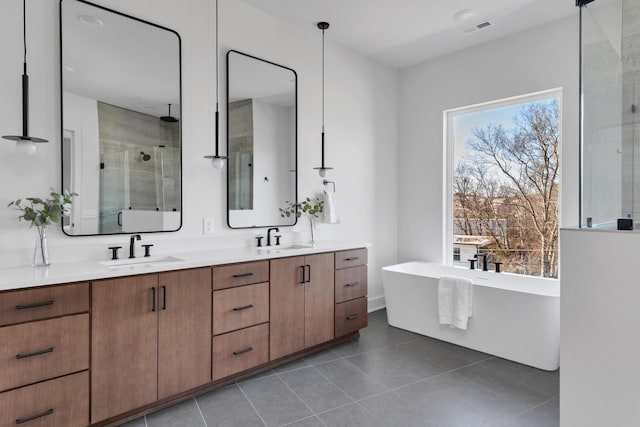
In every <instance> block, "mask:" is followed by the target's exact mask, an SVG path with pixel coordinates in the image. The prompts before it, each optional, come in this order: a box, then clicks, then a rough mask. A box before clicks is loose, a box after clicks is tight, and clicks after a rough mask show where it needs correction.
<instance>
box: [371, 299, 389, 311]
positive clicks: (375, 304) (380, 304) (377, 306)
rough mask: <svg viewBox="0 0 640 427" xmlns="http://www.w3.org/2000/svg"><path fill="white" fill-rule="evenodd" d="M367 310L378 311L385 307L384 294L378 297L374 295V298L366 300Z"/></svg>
mask: <svg viewBox="0 0 640 427" xmlns="http://www.w3.org/2000/svg"><path fill="white" fill-rule="evenodd" d="M367 302H368V304H367V311H368V312H369V313H372V312H374V311H378V310H382V309H383V308H386V307H387V303H386V301H385V299H384V295H383V296H379V297H374V298H369V300H368V301H367Z"/></svg>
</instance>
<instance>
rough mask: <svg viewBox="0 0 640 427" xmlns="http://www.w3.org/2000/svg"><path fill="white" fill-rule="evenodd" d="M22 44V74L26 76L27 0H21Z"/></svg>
mask: <svg viewBox="0 0 640 427" xmlns="http://www.w3.org/2000/svg"><path fill="white" fill-rule="evenodd" d="M22 43H23V45H24V61H23V63H24V74H27V0H22Z"/></svg>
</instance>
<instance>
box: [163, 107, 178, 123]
mask: <svg viewBox="0 0 640 427" xmlns="http://www.w3.org/2000/svg"><path fill="white" fill-rule="evenodd" d="M168 105H169V113H167V115H166V116H162V117H160V120H162V121H163V122H168V123H176V122H177V121H178V119H176V118H175V117H173V116H172V115H171V104H168Z"/></svg>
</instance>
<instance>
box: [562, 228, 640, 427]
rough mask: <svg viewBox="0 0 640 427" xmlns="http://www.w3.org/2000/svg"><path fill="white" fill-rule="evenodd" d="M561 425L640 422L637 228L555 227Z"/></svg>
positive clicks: (620, 426)
mask: <svg viewBox="0 0 640 427" xmlns="http://www.w3.org/2000/svg"><path fill="white" fill-rule="evenodd" d="M560 238H561V241H562V247H561V257H562V263H563V269H562V299H561V302H560V312H561V318H560V324H561V332H560V342H561V345H560V366H562V369H561V370H560V425H561V426H566V427H573V426H580V427H602V426H616V427H636V426H638V425H640V406H639V405H638V396H640V370H639V369H638V358H639V357H640V340H639V339H638V324H640V310H638V301H639V300H640V287H639V286H638V279H637V275H638V267H637V265H638V253H640V236H639V235H638V234H637V233H627V232H619V231H596V230H562V231H561V233H560Z"/></svg>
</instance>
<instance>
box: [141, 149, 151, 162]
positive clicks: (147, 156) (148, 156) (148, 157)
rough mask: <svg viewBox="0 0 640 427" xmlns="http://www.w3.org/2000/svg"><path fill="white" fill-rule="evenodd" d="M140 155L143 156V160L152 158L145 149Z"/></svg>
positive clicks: (146, 160)
mask: <svg viewBox="0 0 640 427" xmlns="http://www.w3.org/2000/svg"><path fill="white" fill-rule="evenodd" d="M140 157H142V160H144V161H145V162H148V161H149V160H150V159H151V156H150V155H149V154H145V152H144V151H141V152H140Z"/></svg>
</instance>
